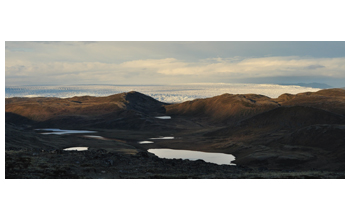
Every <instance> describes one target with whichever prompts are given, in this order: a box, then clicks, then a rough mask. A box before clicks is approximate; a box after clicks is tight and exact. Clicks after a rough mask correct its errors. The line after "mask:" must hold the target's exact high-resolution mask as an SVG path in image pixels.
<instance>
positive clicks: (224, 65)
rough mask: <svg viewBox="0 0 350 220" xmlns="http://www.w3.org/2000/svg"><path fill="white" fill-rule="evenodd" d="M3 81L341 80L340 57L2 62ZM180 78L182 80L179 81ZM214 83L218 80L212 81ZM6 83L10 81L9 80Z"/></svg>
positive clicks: (342, 74)
mask: <svg viewBox="0 0 350 220" xmlns="http://www.w3.org/2000/svg"><path fill="white" fill-rule="evenodd" d="M5 73H6V77H7V78H9V79H10V78H16V77H26V78H27V79H28V78H30V77H31V78H33V80H34V81H35V78H38V77H40V78H42V79H41V80H43V78H46V79H47V80H48V81H53V80H59V81H60V82H64V81H67V82H69V81H71V80H79V81H82V82H86V81H94V82H99V83H107V82H110V81H111V80H115V81H119V82H123V80H124V81H125V80H132V79H133V78H137V80H139V81H140V82H142V80H144V82H148V81H150V79H149V77H150V76H152V77H154V78H156V77H160V78H163V79H164V78H167V77H168V78H169V77H178V79H177V81H182V82H186V77H197V78H199V77H200V78H202V79H204V81H205V79H206V78H211V79H213V78H215V77H222V78H225V77H226V78H227V77H229V78H231V79H232V78H236V79H240V78H249V77H255V78H259V77H278V76H305V75H307V76H317V77H321V76H327V77H335V78H344V77H345V59H344V58H303V57H297V56H293V57H262V58H242V57H233V58H211V59H203V60H199V61H198V62H188V61H182V60H178V59H175V58H165V59H145V60H133V61H127V62H122V63H120V64H116V63H103V62H29V61H21V60H9V61H6V65H5ZM179 78H182V80H179ZM216 81H218V80H216ZM9 82H10V81H9Z"/></svg>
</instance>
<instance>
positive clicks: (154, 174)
mask: <svg viewBox="0 0 350 220" xmlns="http://www.w3.org/2000/svg"><path fill="white" fill-rule="evenodd" d="M5 102H6V124H5V132H6V133H5V134H6V135H5V136H6V139H5V142H6V143H5V147H6V148H5V153H6V167H5V168H6V178H344V175H345V174H344V170H345V92H344V90H338V89H327V90H321V91H319V92H316V93H301V94H296V95H291V94H283V95H281V96H280V97H278V98H277V99H271V98H269V97H266V96H262V95H254V94H246V95H231V94H224V95H221V96H216V97H212V98H207V99H198V100H194V101H190V102H184V103H180V104H172V105H170V104H166V103H162V102H159V101H157V100H154V99H153V98H151V97H148V96H146V95H143V94H141V93H137V92H130V93H121V94H116V95H112V96H107V97H89V96H83V97H73V98H68V99H59V98H10V99H6V101H5ZM163 115H171V116H172V118H171V120H161V119H157V118H155V117H156V116H163ZM35 128H61V129H79V130H94V131H97V133H95V134H94V135H100V136H103V137H104V138H105V139H94V138H91V137H87V136H84V135H79V134H76V135H42V134H40V133H39V132H38V131H36V130H35ZM159 136H172V137H175V139H172V140H157V141H154V142H155V143H153V144H149V145H140V144H139V143H138V142H139V141H143V140H148V138H151V137H152V138H153V137H159ZM74 146H86V147H89V150H88V151H85V152H67V151H63V149H64V148H67V147H74ZM150 148H172V149H186V150H199V151H205V152H221V153H229V154H233V155H234V156H235V157H236V160H235V163H236V164H237V166H228V165H215V164H210V163H205V162H204V161H183V160H166V159H159V158H157V157H156V156H155V155H153V154H150V153H147V150H148V149H150Z"/></svg>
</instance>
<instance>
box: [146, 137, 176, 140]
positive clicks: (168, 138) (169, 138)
mask: <svg viewBox="0 0 350 220" xmlns="http://www.w3.org/2000/svg"><path fill="white" fill-rule="evenodd" d="M150 139H151V140H172V139H174V137H157V138H150Z"/></svg>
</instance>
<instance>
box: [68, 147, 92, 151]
mask: <svg viewBox="0 0 350 220" xmlns="http://www.w3.org/2000/svg"><path fill="white" fill-rule="evenodd" d="M63 150H68V151H69V150H76V151H84V150H88V147H68V148H65V149H63Z"/></svg>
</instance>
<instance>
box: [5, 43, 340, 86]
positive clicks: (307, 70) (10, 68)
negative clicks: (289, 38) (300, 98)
mask: <svg viewBox="0 0 350 220" xmlns="http://www.w3.org/2000/svg"><path fill="white" fill-rule="evenodd" d="M343 47H344V42H6V43H5V58H6V59H5V78H6V85H33V84H37V85H39V84H70V83H77V82H79V83H84V84H90V83H100V84H104V83H113V84H130V83H131V84H166V83H169V82H171V83H191V82H239V79H247V78H248V79H257V78H264V77H265V78H266V77H299V76H300V77H304V76H308V77H309V78H310V77H311V78H313V77H314V78H315V80H314V81H317V77H323V78H325V77H326V78H327V77H328V78H335V79H344V78H345V58H344V56H345V55H343V53H344V50H343V49H342V48H343ZM327 54H328V56H327ZM265 83H266V82H265ZM272 83H275V82H272Z"/></svg>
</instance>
